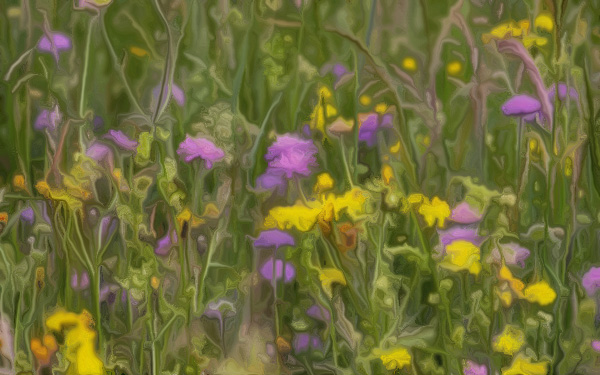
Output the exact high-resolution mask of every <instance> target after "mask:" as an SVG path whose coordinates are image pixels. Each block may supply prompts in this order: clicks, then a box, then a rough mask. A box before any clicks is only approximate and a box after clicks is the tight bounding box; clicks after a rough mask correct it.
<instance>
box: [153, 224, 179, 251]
mask: <svg viewBox="0 0 600 375" xmlns="http://www.w3.org/2000/svg"><path fill="white" fill-rule="evenodd" d="M177 241H178V238H177V232H176V231H174V230H173V231H171V233H167V234H166V235H165V236H164V237H162V238H161V239H159V240H158V241H157V242H156V247H155V248H154V253H155V254H157V255H167V254H168V253H169V250H171V247H173V246H174V245H175V244H177Z"/></svg>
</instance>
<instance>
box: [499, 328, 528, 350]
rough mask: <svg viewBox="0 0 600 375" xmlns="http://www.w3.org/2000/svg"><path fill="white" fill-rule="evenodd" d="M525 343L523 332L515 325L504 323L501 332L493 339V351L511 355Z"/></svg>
mask: <svg viewBox="0 0 600 375" xmlns="http://www.w3.org/2000/svg"><path fill="white" fill-rule="evenodd" d="M524 344H525V333H523V331H521V330H520V329H518V328H517V327H514V326H511V325H506V326H505V327H504V330H503V331H502V333H501V334H500V335H498V336H496V338H495V339H494V344H493V348H494V351H496V352H500V353H504V354H506V355H513V354H515V353H516V352H518V351H519V349H521V347H522V346H523V345H524Z"/></svg>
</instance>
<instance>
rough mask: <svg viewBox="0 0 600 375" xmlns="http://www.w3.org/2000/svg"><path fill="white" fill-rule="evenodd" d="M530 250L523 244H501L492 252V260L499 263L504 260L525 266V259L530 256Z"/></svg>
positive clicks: (507, 262) (506, 262) (511, 263)
mask: <svg viewBox="0 0 600 375" xmlns="http://www.w3.org/2000/svg"><path fill="white" fill-rule="evenodd" d="M529 254H530V252H529V250H527V249H526V248H524V247H522V246H521V245H519V244H517V243H514V242H509V243H507V244H499V245H498V246H497V247H495V248H494V249H493V250H492V253H491V254H490V257H491V260H493V261H495V262H496V263H498V264H501V263H502V260H504V263H505V264H510V265H515V264H518V265H520V266H521V267H525V260H526V259H527V258H529Z"/></svg>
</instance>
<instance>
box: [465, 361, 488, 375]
mask: <svg viewBox="0 0 600 375" xmlns="http://www.w3.org/2000/svg"><path fill="white" fill-rule="evenodd" d="M487 373H488V370H487V367H485V365H480V364H477V363H475V362H473V361H471V360H467V361H466V363H465V367H464V374H465V375H487Z"/></svg>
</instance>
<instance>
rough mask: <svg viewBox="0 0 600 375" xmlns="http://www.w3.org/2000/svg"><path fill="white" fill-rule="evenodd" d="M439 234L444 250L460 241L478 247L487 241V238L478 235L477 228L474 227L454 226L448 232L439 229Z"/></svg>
mask: <svg viewBox="0 0 600 375" xmlns="http://www.w3.org/2000/svg"><path fill="white" fill-rule="evenodd" d="M437 232H438V236H439V238H440V242H441V243H442V245H443V247H444V248H446V246H447V245H449V244H451V243H452V242H454V241H458V240H464V241H469V242H471V243H473V244H475V245H476V246H480V245H481V244H482V243H483V241H485V238H483V237H481V236H479V234H478V233H477V228H476V227H472V226H454V227H452V228H450V229H446V230H441V229H438V231H437Z"/></svg>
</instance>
